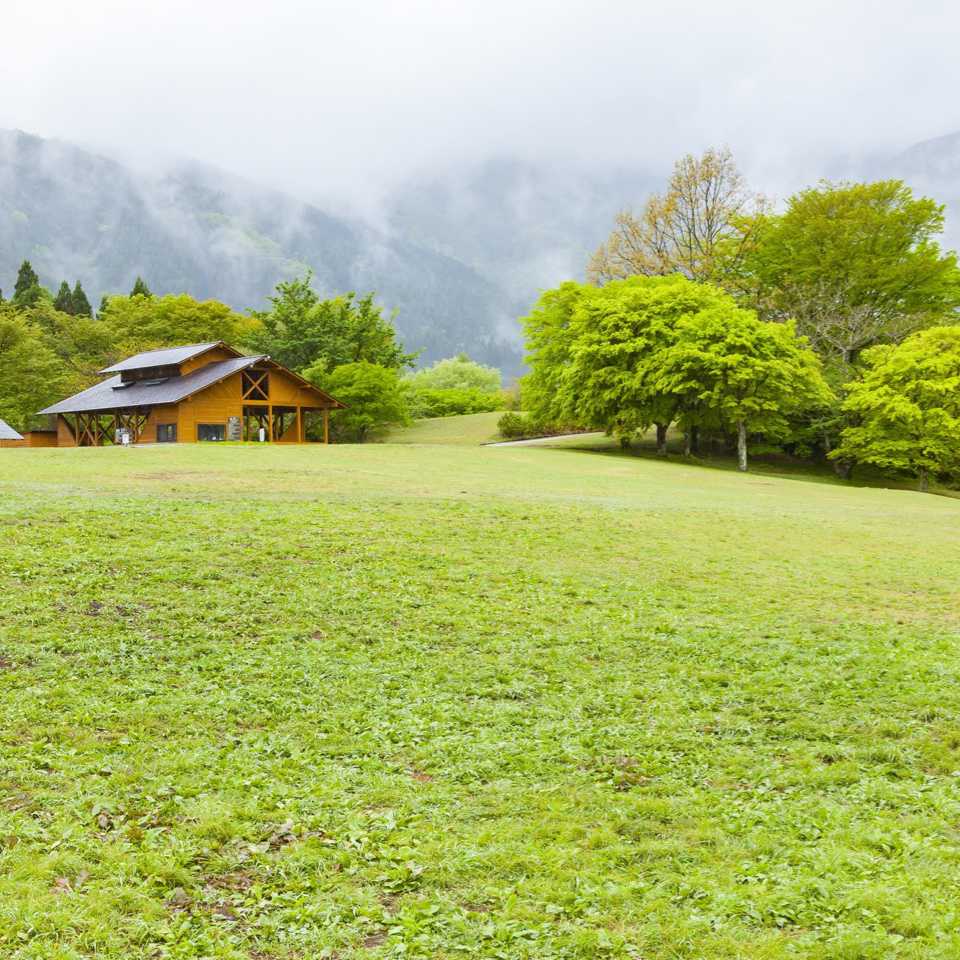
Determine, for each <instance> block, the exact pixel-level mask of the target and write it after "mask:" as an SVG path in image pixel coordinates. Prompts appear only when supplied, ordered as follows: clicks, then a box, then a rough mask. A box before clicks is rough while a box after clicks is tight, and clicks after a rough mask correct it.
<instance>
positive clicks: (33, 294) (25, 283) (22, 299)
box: [13, 260, 41, 307]
mask: <svg viewBox="0 0 960 960" xmlns="http://www.w3.org/2000/svg"><path fill="white" fill-rule="evenodd" d="M40 294H41V287H40V278H39V277H38V276H37V273H36V271H35V270H34V269H33V267H32V266H31V264H30V261H29V260H24V261H23V263H21V264H20V269H19V270H18V271H17V282H16V285H15V286H14V288H13V302H14V303H15V304H16V305H17V306H18V307H32V306H34V305H35V304H36V302H37V301H38V300H39V299H40Z"/></svg>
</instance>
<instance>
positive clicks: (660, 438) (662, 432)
mask: <svg viewBox="0 0 960 960" xmlns="http://www.w3.org/2000/svg"><path fill="white" fill-rule="evenodd" d="M668 426H669V424H667V423H658V424H657V455H658V456H661V457H665V456H666V455H667V427H668Z"/></svg>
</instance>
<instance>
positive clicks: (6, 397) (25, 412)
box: [0, 303, 63, 429]
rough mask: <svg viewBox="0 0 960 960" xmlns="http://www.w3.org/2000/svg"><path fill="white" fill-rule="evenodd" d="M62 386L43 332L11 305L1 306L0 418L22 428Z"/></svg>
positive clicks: (55, 359) (55, 358)
mask: <svg viewBox="0 0 960 960" xmlns="http://www.w3.org/2000/svg"><path fill="white" fill-rule="evenodd" d="M62 385H63V377H62V366H61V364H60V363H59V361H58V359H57V357H56V356H55V355H54V354H53V352H52V351H51V350H50V349H49V348H48V346H47V345H46V343H45V341H44V337H43V335H42V333H41V332H40V331H39V330H38V329H36V328H35V327H34V326H32V325H31V324H30V323H29V322H28V321H27V319H26V317H25V316H24V315H23V314H22V313H21V312H20V311H18V310H17V309H16V308H14V307H13V306H12V305H11V304H6V303H5V304H3V305H0V418H2V419H4V420H6V421H7V422H8V423H10V424H11V425H12V426H13V427H16V428H18V429H23V428H24V427H26V426H27V425H28V423H29V421H30V418H31V417H32V416H33V415H34V414H35V413H36V412H37V411H38V410H40V409H42V408H43V407H45V406H47V405H48V404H50V403H52V402H53V401H54V400H56V399H58V398H59V394H60V392H61V390H62Z"/></svg>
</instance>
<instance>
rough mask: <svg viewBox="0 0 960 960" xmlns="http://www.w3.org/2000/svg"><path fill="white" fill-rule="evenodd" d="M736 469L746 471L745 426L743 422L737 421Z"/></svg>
mask: <svg viewBox="0 0 960 960" xmlns="http://www.w3.org/2000/svg"><path fill="white" fill-rule="evenodd" d="M737 469H738V470H742V471H744V472H745V471H746V469H747V425H746V423H745V422H744V421H743V420H738V421H737Z"/></svg>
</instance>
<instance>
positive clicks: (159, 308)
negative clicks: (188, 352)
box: [98, 294, 259, 356]
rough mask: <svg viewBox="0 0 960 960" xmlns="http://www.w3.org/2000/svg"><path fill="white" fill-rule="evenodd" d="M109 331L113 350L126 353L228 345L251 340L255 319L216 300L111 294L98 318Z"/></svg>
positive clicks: (178, 296) (183, 295)
mask: <svg viewBox="0 0 960 960" xmlns="http://www.w3.org/2000/svg"><path fill="white" fill-rule="evenodd" d="M98 320H99V321H100V322H102V323H103V324H104V325H105V326H106V327H107V328H108V329H109V331H110V333H111V336H112V337H113V340H114V343H115V345H116V349H117V351H118V352H119V353H120V354H122V355H125V356H126V355H129V354H131V353H136V352H138V351H140V350H149V349H151V348H153V347H168V346H176V345H179V344H188V343H205V342H207V341H212V340H225V341H226V342H227V343H230V344H232V345H235V344H242V343H244V342H245V341H247V340H249V339H251V337H252V335H253V333H254V332H255V331H256V330H257V329H258V327H259V323H258V321H256V320H254V319H252V318H251V317H246V316H243V314H239V313H237V312H236V311H234V310H232V309H231V308H230V307H228V306H227V305H226V304H225V303H220V302H219V301H218V300H195V299H194V298H193V297H191V296H188V295H187V294H179V295H177V296H172V295H171V296H165V297H150V298H148V297H142V296H137V297H122V296H112V297H110V298H109V299H108V300H107V301H106V305H105V307H104V308H102V313H101V315H100V317H99V318H98Z"/></svg>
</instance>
